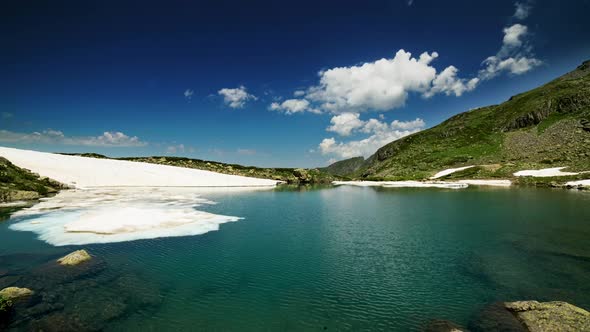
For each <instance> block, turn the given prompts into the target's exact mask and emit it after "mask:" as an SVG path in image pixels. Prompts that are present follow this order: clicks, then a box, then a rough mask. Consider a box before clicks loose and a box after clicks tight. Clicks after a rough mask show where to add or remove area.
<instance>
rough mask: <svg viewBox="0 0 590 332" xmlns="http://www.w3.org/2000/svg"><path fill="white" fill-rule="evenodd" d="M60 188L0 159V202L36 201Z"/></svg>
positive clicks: (52, 182)
mask: <svg viewBox="0 0 590 332" xmlns="http://www.w3.org/2000/svg"><path fill="white" fill-rule="evenodd" d="M61 188H63V185H62V184H60V183H58V182H56V181H53V180H51V179H48V178H41V177H39V175H37V174H34V173H31V172H29V171H28V170H25V169H22V168H19V167H17V166H15V165H14V164H12V163H11V162H10V161H8V160H7V159H5V158H2V157H0V202H9V201H17V200H31V199H38V198H40V197H43V196H47V195H50V194H52V193H56V192H57V191H58V190H59V189H61Z"/></svg>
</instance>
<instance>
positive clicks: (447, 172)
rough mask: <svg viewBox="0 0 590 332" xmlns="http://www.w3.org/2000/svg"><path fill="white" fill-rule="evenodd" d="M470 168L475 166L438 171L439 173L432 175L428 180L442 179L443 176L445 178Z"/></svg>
mask: <svg viewBox="0 0 590 332" xmlns="http://www.w3.org/2000/svg"><path fill="white" fill-rule="evenodd" d="M471 167H475V166H474V165H471V166H465V167H459V168H449V169H445V170H444V171H440V172H438V173H436V174H434V175H433V176H432V177H430V179H431V180H434V179H438V178H442V177H443V176H447V175H449V174H453V173H455V172H458V171H462V170H464V169H468V168H471Z"/></svg>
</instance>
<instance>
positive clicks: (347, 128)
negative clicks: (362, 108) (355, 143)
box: [326, 113, 365, 136]
mask: <svg viewBox="0 0 590 332" xmlns="http://www.w3.org/2000/svg"><path fill="white" fill-rule="evenodd" d="M330 123H331V124H332V125H331V126H329V127H328V128H327V129H326V130H327V131H332V132H335V133H338V135H340V136H349V135H350V134H351V133H352V131H353V130H355V129H358V128H360V127H362V126H363V125H364V124H365V122H364V121H362V120H361V119H359V114H358V113H342V114H340V115H335V116H333V117H332V120H330Z"/></svg>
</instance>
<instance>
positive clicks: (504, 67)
mask: <svg viewBox="0 0 590 332" xmlns="http://www.w3.org/2000/svg"><path fill="white" fill-rule="evenodd" d="M527 37H528V28H527V27H526V26H524V25H522V24H518V23H517V24H513V25H512V26H509V27H506V28H505V29H504V38H503V40H502V41H503V42H502V47H501V48H500V50H499V51H498V53H497V54H496V55H493V56H490V57H488V58H486V59H485V60H484V61H483V62H482V64H483V65H484V66H485V68H484V69H482V70H480V71H479V75H478V76H479V78H480V79H481V80H488V79H492V78H494V77H496V76H498V75H499V74H501V73H502V72H507V73H509V74H513V75H520V74H524V73H526V72H528V71H530V70H531V69H533V68H535V67H537V66H539V65H541V64H542V61H541V60H539V59H536V58H535V57H534V56H533V55H532V54H531V51H530V49H531V48H530V47H529V46H527V45H526V44H527V41H526V39H527Z"/></svg>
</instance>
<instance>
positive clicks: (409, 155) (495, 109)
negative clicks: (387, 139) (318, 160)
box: [327, 61, 590, 183]
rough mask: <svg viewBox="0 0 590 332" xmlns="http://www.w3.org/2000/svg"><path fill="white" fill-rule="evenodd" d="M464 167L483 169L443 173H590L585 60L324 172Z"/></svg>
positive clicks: (381, 176) (420, 175)
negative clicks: (562, 168) (562, 169)
mask: <svg viewBox="0 0 590 332" xmlns="http://www.w3.org/2000/svg"><path fill="white" fill-rule="evenodd" d="M355 161H356V159H355ZM343 162H345V164H347V163H349V162H350V159H349V160H347V161H343ZM343 162H340V163H343ZM468 165H481V166H478V167H474V168H471V169H467V170H464V171H462V172H458V173H455V174H452V175H449V176H448V177H447V178H449V179H450V178H512V173H513V172H516V171H518V170H523V169H541V168H548V167H558V166H567V167H568V169H567V171H588V170H590V61H586V62H584V63H583V64H582V65H581V66H579V67H578V68H577V69H576V70H574V71H572V72H570V73H568V74H566V75H564V76H562V77H560V78H558V79H556V80H553V81H551V82H549V83H547V84H546V85H544V86H541V87H539V88H536V89H533V90H531V91H528V92H525V93H521V94H519V95H516V96H513V97H511V98H510V100H508V101H506V102H504V103H502V104H500V105H493V106H488V107H482V108H478V109H474V110H470V111H468V112H464V113H461V114H458V115H455V116H453V117H451V118H450V119H448V120H446V121H444V122H443V123H441V124H439V125H438V126H435V127H433V128H430V129H428V130H424V131H421V132H419V133H416V134H413V135H410V136H407V137H404V138H402V139H399V140H397V141H394V142H391V143H389V144H387V145H385V146H383V147H382V148H380V149H379V150H378V151H377V152H376V153H375V154H374V155H373V156H371V157H370V158H368V159H367V160H366V161H365V162H364V163H363V164H362V165H361V166H360V167H357V166H356V165H355V167H357V169H356V170H353V171H351V172H348V173H346V172H344V173H341V172H340V171H339V170H340V169H343V168H344V169H346V167H342V166H341V165H340V164H339V163H336V164H334V165H331V166H329V167H327V170H328V171H330V169H337V172H338V174H339V175H342V176H348V177H353V178H357V179H367V180H402V179H404V180H405V179H416V180H419V179H427V178H428V177H430V176H432V175H433V174H434V173H436V172H438V171H440V170H443V169H447V168H456V167H461V166H468ZM353 168H354V167H353ZM585 177H586V178H588V177H590V176H589V175H588V174H586V175H585ZM576 178H584V176H578V177H576ZM563 180H566V178H564V177H560V181H563ZM520 181H521V182H523V183H525V182H530V181H533V182H534V181H536V180H531V179H528V180H523V179H521V180H520ZM539 181H540V182H543V183H545V182H546V179H542V180H539Z"/></svg>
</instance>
